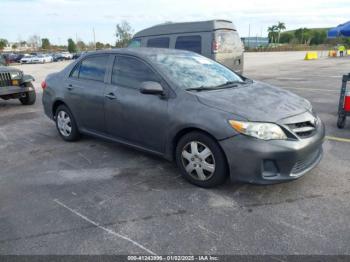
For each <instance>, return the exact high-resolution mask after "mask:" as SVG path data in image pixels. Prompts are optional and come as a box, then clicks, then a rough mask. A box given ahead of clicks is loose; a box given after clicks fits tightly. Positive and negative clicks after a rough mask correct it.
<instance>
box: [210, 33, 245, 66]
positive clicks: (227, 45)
mask: <svg viewBox="0 0 350 262" xmlns="http://www.w3.org/2000/svg"><path fill="white" fill-rule="evenodd" d="M212 46H213V50H212V52H213V53H214V60H216V61H218V62H219V63H221V64H223V65H225V66H227V67H229V68H231V69H232V70H235V71H237V72H238V73H242V72H243V51H244V48H243V44H242V41H241V39H240V38H239V35H238V33H237V31H235V30H223V29H221V30H216V31H214V41H213V45H212Z"/></svg>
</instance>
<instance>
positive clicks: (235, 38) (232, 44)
mask: <svg viewBox="0 0 350 262" xmlns="http://www.w3.org/2000/svg"><path fill="white" fill-rule="evenodd" d="M215 41H216V46H217V50H216V51H217V52H218V53H232V52H234V51H236V52H237V51H240V52H243V50H242V49H243V46H242V42H241V39H240V38H239V35H238V33H237V32H236V31H233V30H218V31H216V32H215Z"/></svg>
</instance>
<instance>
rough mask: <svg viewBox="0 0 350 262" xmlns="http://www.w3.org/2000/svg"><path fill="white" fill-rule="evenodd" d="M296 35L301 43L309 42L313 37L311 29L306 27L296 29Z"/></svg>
mask: <svg viewBox="0 0 350 262" xmlns="http://www.w3.org/2000/svg"><path fill="white" fill-rule="evenodd" d="M294 36H295V38H297V39H298V42H299V43H300V44H308V43H309V42H310V40H311V38H312V35H311V32H310V29H308V28H305V27H304V28H299V29H297V30H295V32H294Z"/></svg>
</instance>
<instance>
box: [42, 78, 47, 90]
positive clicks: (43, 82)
mask: <svg viewBox="0 0 350 262" xmlns="http://www.w3.org/2000/svg"><path fill="white" fill-rule="evenodd" d="M46 86H47V85H46V81H45V80H44V81H42V82H41V88H42V89H45V88H46Z"/></svg>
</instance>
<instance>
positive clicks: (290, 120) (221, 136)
mask: <svg viewBox="0 0 350 262" xmlns="http://www.w3.org/2000/svg"><path fill="white" fill-rule="evenodd" d="M42 87H43V98H42V99H43V100H42V101H43V106H44V111H45V113H46V114H47V115H48V116H49V117H50V118H51V119H53V120H54V121H55V122H56V127H57V131H58V133H59V135H60V136H61V137H62V138H63V139H64V140H66V141H73V140H77V139H78V138H79V135H80V133H85V134H89V135H94V136H98V137H101V138H105V139H110V140H112V141H116V142H120V143H124V144H127V145H129V146H134V147H136V148H138V149H142V150H146V151H149V152H152V153H154V154H157V155H160V156H163V157H165V158H166V159H169V160H175V161H176V163H177V165H178V167H179V169H180V171H181V173H182V175H183V176H184V177H185V178H186V179H187V180H189V181H190V182H191V183H193V184H196V185H198V186H202V187H212V186H216V185H218V184H221V183H223V182H224V181H225V179H226V178H227V177H228V176H229V174H230V176H231V179H232V180H235V181H236V180H239V181H245V182H249V183H261V184H270V183H277V182H283V181H290V180H295V179H297V178H299V177H301V176H302V175H304V174H305V173H306V172H308V171H309V170H311V169H312V168H314V167H315V166H316V165H317V164H318V163H319V161H320V160H321V158H322V143H323V139H324V136H325V128H324V124H323V123H322V122H321V120H320V118H319V117H318V116H317V115H316V114H315V113H314V112H313V110H312V106H311V104H310V102H308V101H307V100H306V99H304V98H302V97H300V96H297V95H295V94H293V93H291V92H288V91H286V90H283V89H279V88H277V87H273V86H271V85H269V84H264V83H262V82H257V81H253V80H250V79H248V78H245V77H243V76H240V75H238V74H236V73H235V72H234V71H231V70H230V69H228V68H227V67H225V66H223V65H221V64H219V63H217V62H215V61H213V60H211V59H208V58H206V57H203V56H201V55H199V54H196V53H193V52H188V51H179V50H172V49H161V48H129V49H115V50H109V51H98V52H91V53H88V54H86V55H84V56H82V57H81V58H79V59H77V60H76V61H75V62H73V63H71V64H70V65H68V66H67V67H66V68H65V69H63V70H62V71H60V72H58V73H54V74H50V75H48V76H47V78H46V80H45V81H44V82H43V83H42Z"/></svg>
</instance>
